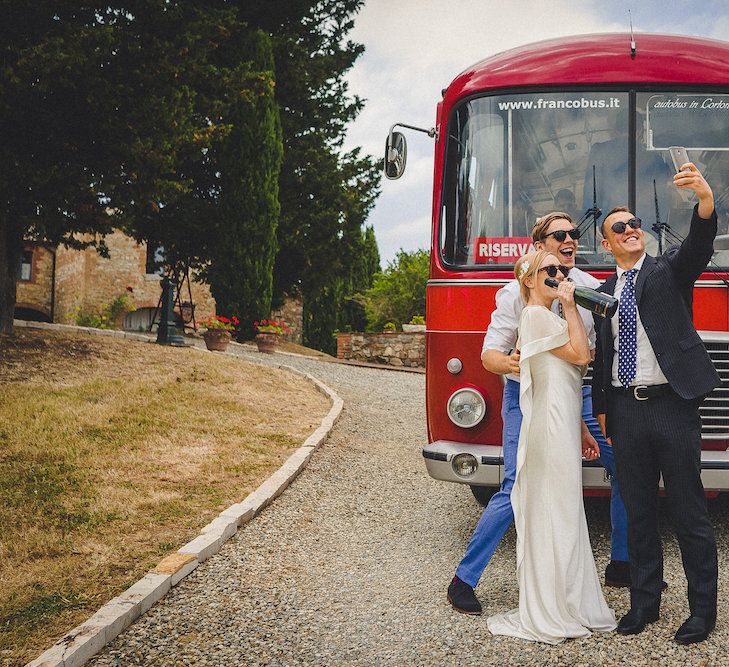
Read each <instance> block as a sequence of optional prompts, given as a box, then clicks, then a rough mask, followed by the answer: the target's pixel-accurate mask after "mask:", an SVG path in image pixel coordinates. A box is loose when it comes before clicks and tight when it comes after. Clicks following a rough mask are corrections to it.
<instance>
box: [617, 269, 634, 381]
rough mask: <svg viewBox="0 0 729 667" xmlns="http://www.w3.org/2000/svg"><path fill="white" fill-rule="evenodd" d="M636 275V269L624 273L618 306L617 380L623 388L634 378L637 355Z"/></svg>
mask: <svg viewBox="0 0 729 667" xmlns="http://www.w3.org/2000/svg"><path fill="white" fill-rule="evenodd" d="M636 273H638V270H637V269H630V271H626V272H625V285H623V291H622V292H621V293H620V305H619V306H618V380H620V383H621V384H622V385H623V386H624V387H629V386H630V383H631V382H632V381H633V379H634V378H635V369H636V355H637V354H638V336H637V331H638V324H637V309H636V306H635V285H634V284H633V278H634V277H635V274H636Z"/></svg>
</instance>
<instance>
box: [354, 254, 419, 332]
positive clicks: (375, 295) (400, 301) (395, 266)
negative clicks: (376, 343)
mask: <svg viewBox="0 0 729 667" xmlns="http://www.w3.org/2000/svg"><path fill="white" fill-rule="evenodd" d="M429 270H430V255H429V253H428V251H427V250H416V251H414V252H405V251H404V250H400V251H399V252H398V253H397V256H396V257H395V260H394V261H392V262H390V263H389V264H388V267H387V268H386V269H385V271H384V272H383V273H381V274H379V275H377V276H375V279H374V283H373V285H372V287H371V288H370V289H369V290H367V291H366V292H365V294H364V298H363V299H362V302H363V304H364V307H365V311H366V313H367V324H368V327H369V329H370V330H372V331H375V330H377V331H380V330H382V327H383V325H384V324H385V322H389V321H391V322H396V323H399V324H402V323H403V322H409V321H410V319H411V318H412V317H413V315H425V288H426V285H427V283H428V274H429Z"/></svg>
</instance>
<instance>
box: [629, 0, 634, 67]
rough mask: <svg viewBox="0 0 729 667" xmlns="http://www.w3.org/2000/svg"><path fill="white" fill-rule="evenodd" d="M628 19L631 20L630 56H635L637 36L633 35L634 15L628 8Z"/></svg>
mask: <svg viewBox="0 0 729 667" xmlns="http://www.w3.org/2000/svg"><path fill="white" fill-rule="evenodd" d="M628 21H630V57H631V58H635V36H634V35H633V16H632V15H631V13H630V10H628Z"/></svg>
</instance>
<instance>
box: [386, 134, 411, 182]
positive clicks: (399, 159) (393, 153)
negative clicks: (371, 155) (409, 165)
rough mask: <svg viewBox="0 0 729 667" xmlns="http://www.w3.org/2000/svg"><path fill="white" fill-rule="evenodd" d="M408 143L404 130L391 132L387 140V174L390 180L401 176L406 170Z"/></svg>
mask: <svg viewBox="0 0 729 667" xmlns="http://www.w3.org/2000/svg"><path fill="white" fill-rule="evenodd" d="M407 158H408V145H407V142H406V141H405V135H404V134H403V133H402V132H390V134H388V135H387V140H386V141H385V176H386V177H387V178H389V179H390V180H393V181H394V180H395V179H396V178H400V176H402V175H403V172H404V171H405V162H406V161H407Z"/></svg>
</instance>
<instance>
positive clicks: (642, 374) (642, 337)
mask: <svg viewBox="0 0 729 667" xmlns="http://www.w3.org/2000/svg"><path fill="white" fill-rule="evenodd" d="M645 257H646V256H645V253H644V254H643V256H642V257H641V258H640V259H639V260H638V261H637V262H636V263H635V264H634V265H633V268H634V269H637V270H638V273H640V269H641V267H642V266H643V262H644V261H645ZM625 271H626V269H621V268H620V267H618V268H617V274H618V281H617V282H616V283H615V293H614V295H613V296H615V297H616V298H617V299H620V295H621V293H622V291H623V286H624V285H625ZM638 273H636V274H635V276H633V284H635V283H636V282H637V281H638ZM619 310H620V309H618V310H617V311H615V315H613V319H612V321H611V322H610V325H611V327H612V331H613V349H614V350H615V354H614V355H613V379H612V385H613V387H622V386H623V385H622V384H621V382H620V380H618V345H619V344H620V329H619V312H618V311H619ZM636 320H637V325H638V326H637V331H636V342H637V345H638V354H637V359H636V364H635V366H636V367H635V377H634V378H633V381H632V382H631V383H630V386H631V387H635V386H637V385H647V386H650V385H654V384H666V383H667V382H668V380H667V379H666V376H665V375H664V374H663V371H661V367H660V366H659V365H658V359H656V353H655V352H654V351H653V346H652V345H651V342H650V340H649V339H648V335H647V334H646V332H645V329H644V328H643V323H642V322H641V321H640V312H636Z"/></svg>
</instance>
